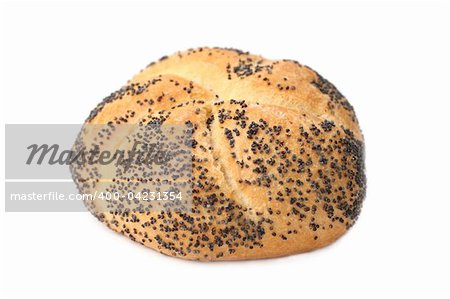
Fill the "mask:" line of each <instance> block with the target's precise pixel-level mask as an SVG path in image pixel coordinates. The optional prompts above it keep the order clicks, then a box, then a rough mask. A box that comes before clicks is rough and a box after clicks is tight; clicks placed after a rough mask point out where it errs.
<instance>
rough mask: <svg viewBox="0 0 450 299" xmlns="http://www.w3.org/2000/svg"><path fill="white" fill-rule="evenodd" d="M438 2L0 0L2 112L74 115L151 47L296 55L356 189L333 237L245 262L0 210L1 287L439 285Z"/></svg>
mask: <svg viewBox="0 0 450 299" xmlns="http://www.w3.org/2000/svg"><path fill="white" fill-rule="evenodd" d="M449 12H450V10H449V5H448V4H447V3H445V2H380V3H374V2H365V3H363V2H345V3H331V2H310V3H281V2H279V3H236V2H230V3H228V4H224V3H212V2H207V3H206V2H204V3H201V2H199V3H173V2H170V3H169V2H165V3H131V2H128V3H105V2H96V3H78V4H77V3H62V2H60V3H59V4H58V3H37V4H32V3H19V2H11V3H3V4H2V5H1V21H0V22H1V27H0V30H1V40H0V50H1V57H0V59H1V61H0V62H1V67H0V72H1V85H0V88H1V90H0V97H1V109H0V111H1V118H2V123H81V122H82V121H83V120H84V119H85V118H86V116H87V115H88V113H89V112H90V110H91V109H92V108H93V107H94V106H95V105H96V104H97V103H98V102H99V101H100V100H101V99H102V98H103V97H104V96H106V95H108V94H109V93H110V92H112V91H114V90H116V89H118V88H119V87H120V86H122V85H123V84H124V83H125V82H126V80H127V79H129V78H130V77H131V76H132V75H133V74H135V73H136V72H138V71H139V70H140V69H141V68H143V67H145V66H146V65H147V64H148V63H149V62H150V61H152V60H155V59H157V58H159V57H161V56H163V55H166V54H170V53H172V52H175V51H177V50H184V49H187V48H189V47H197V46H225V47H236V48H240V49H243V50H247V51H250V52H253V53H257V54H262V55H264V56H266V57H268V58H290V59H296V60H298V61H300V62H301V63H304V64H307V65H309V66H311V67H313V68H314V69H316V70H317V71H318V72H319V73H320V74H322V75H323V76H324V77H325V78H328V79H329V80H330V81H331V82H333V83H334V84H335V85H336V86H337V87H338V88H339V89H340V91H341V92H342V93H343V94H344V95H345V96H346V97H347V98H348V99H349V100H350V102H351V103H352V104H353V105H354V107H355V109H356V112H357V115H358V117H359V120H360V124H361V127H362V129H363V132H364V135H365V138H366V156H367V175H368V193H367V199H366V201H365V204H364V207H363V212H362V214H361V216H360V219H359V221H358V222H357V224H356V225H355V226H354V227H353V228H352V229H351V230H350V231H349V233H348V234H347V235H345V236H344V237H343V238H342V239H340V240H339V241H338V242H336V243H335V244H333V245H331V246H329V247H328V248H325V249H322V250H318V251H316V252H312V253H307V254H301V255H296V256H291V257H287V258H279V259H272V260H263V261H250V262H220V263H199V262H188V261H183V260H178V259H174V258H170V257H165V256H162V255H161V254H159V253H157V252H154V251H152V250H150V249H147V248H145V247H143V246H140V245H138V244H135V243H133V242H132V241H129V240H128V239H126V238H124V237H122V236H120V235H118V234H115V233H113V232H111V231H109V230H108V229H107V228H106V227H104V226H103V225H102V224H101V223H99V222H98V221H97V220H96V219H94V217H92V216H91V215H90V214H88V213H5V212H3V211H2V212H1V214H0V216H1V223H0V228H1V255H0V257H1V267H0V270H1V272H2V274H3V277H2V279H1V280H0V284H1V285H0V290H1V293H5V295H7V296H4V297H2V298H30V297H34V296H36V297H46V298H61V297H62V298H65V297H72V298H91V297H99V298H119V297H121V298H145V297H155V298H159V297H163V296H164V297H165V298H166V296H168V297H169V298H170V297H174V298H225V297H227V298H230V297H235V298H241V297H243V298H245V297H250V298H264V297H267V298H293V297H297V298H299V297H301V298H361V297H362V298H380V297H393V296H402V297H406V296H414V297H415V296H417V297H420V298H423V297H427V298H444V297H447V298H448V296H449V295H450V294H449V287H448V279H449V269H450V263H449V257H448V254H449V252H450V248H449V235H450V232H449V229H450V225H449V219H450V196H449V185H450V183H449V179H450V176H449V172H448V169H449V168H450V165H449V164H450V163H449V154H450V151H449V148H448V138H449V136H450V134H449V132H450V126H449V117H448V115H449V113H448V109H449V101H450V96H449V94H450V88H449V83H448V82H449V75H448V70H449V67H450V64H449V59H448V53H449V52H450V51H449V50H450V49H449V45H448V44H449V43H448V41H449V30H448V28H449V22H448V19H449V15H450V14H449ZM1 133H2V136H0V137H1V139H0V140H2V143H3V142H4V141H3V140H4V136H3V134H4V127H3V126H2V128H1ZM1 151H2V152H1V154H2V156H3V151H4V146H3V144H2V146H1ZM1 160H2V161H1V163H2V166H4V161H3V158H2V159H1ZM1 177H2V179H3V178H4V171H1ZM0 185H1V187H0V188H3V183H2V184H0ZM0 194H2V199H3V194H4V193H3V189H2V190H1V193H0ZM2 205H3V203H2ZM2 209H3V208H2Z"/></svg>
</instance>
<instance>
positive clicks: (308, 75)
mask: <svg viewBox="0 0 450 299" xmlns="http://www.w3.org/2000/svg"><path fill="white" fill-rule="evenodd" d="M155 119H156V120H158V122H159V123H161V124H174V125H177V124H186V123H190V124H192V128H193V130H192V139H193V141H194V142H193V143H192V179H191V180H190V181H189V182H190V183H191V187H192V207H191V208H190V209H189V210H188V211H184V212H167V211H150V212H148V211H147V212H129V211H128V212H123V213H118V212H109V213H108V212H104V211H103V210H101V209H100V208H99V207H98V206H97V205H96V204H92V203H88V204H87V206H88V208H89V210H90V211H91V212H92V213H93V214H94V215H95V216H96V217H97V218H98V219H99V220H100V221H102V222H103V223H105V224H106V225H107V226H108V227H109V228H111V229H113V230H114V231H117V232H119V233H122V234H124V235H125V236H127V237H128V238H130V239H132V240H134V241H136V242H139V243H141V244H143V245H145V246H147V247H149V248H153V249H155V250H157V251H159V252H161V253H163V254H166V255H170V256H175V257H179V258H183V259H190V260H201V261H215V260H247V259H261V258H271V257H278V256H285V255H290V254H295V253H300V252H306V251H311V250H314V249H317V248H321V247H323V246H326V245H328V244H330V243H332V242H334V241H335V240H336V239H338V238H339V237H340V236H342V235H343V234H344V233H345V232H346V231H347V230H348V229H349V228H350V227H351V226H352V225H353V224H354V223H355V221H356V219H357V218H358V215H359V214H360V211H361V206H362V203H363V199H364V197H365V189H366V179H365V173H364V141H363V136H362V133H361V131H360V128H359V125H358V121H357V119H356V115H355V112H354V110H353V107H352V106H351V105H350V104H349V102H348V101H347V100H346V99H345V97H344V96H343V95H342V94H341V93H340V92H339V91H338V90H337V89H336V88H335V87H334V86H333V85H332V84H331V83H330V82H328V81H327V80H326V79H324V78H323V77H321V76H320V75H319V74H318V73H316V72H315V71H313V70H312V69H311V68H309V67H307V66H304V65H301V64H300V63H298V62H296V61H293V60H268V59H265V58H263V57H261V56H257V55H251V54H249V53H244V52H242V51H239V50H235V49H222V48H198V49H190V50H188V51H185V52H179V53H176V54H174V55H172V56H169V57H166V56H165V57H163V58H161V59H160V60H159V61H158V62H155V63H151V64H150V65H148V66H147V67H146V68H145V69H144V70H142V71H141V72H140V73H139V74H137V75H136V76H134V77H133V78H132V79H131V80H130V81H129V82H128V83H127V85H126V86H125V87H122V88H121V89H120V90H119V91H117V92H115V93H113V94H111V95H110V96H109V97H107V98H106V99H105V100H104V101H103V102H102V103H100V104H99V105H98V106H97V107H96V108H95V109H94V110H93V111H92V112H91V114H90V116H89V117H88V119H87V120H86V124H90V125H93V124H123V123H128V124H138V123H146V122H149V121H150V120H155ZM126 137H127V136H126V134H125V135H122V136H115V137H114V138H110V139H108V140H106V139H105V140H103V142H102V145H103V146H109V148H114V147H116V146H117V144H118V143H120V142H121V141H122V140H123V139H124V138H126ZM90 138H92V139H91V140H89V142H91V143H95V142H98V140H97V141H95V138H93V137H92V136H91V137H90ZM88 139H89V138H88ZM82 142H84V143H86V137H85V140H83V141H82ZM78 143H80V139H79V140H78ZM103 171H106V170H102V169H98V168H97V169H95V170H92V169H90V170H88V169H87V168H86V166H73V167H72V173H73V177H74V181H75V182H76V184H77V186H78V188H79V190H80V191H81V192H83V193H93V192H95V191H96V190H97V189H96V188H97V187H96V183H95V182H97V183H98V182H99V181H100V179H101V178H102V177H104V173H103ZM134 178H136V176H134ZM114 179H115V180H114V181H119V180H120V179H121V178H120V177H115V178H114ZM122 179H123V178H122ZM128 181H129V178H128Z"/></svg>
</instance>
